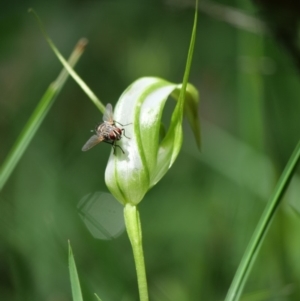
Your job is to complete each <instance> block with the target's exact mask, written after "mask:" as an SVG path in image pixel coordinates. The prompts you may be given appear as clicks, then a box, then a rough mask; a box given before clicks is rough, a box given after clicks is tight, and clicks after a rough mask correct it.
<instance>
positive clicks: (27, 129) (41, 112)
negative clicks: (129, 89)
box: [0, 39, 87, 190]
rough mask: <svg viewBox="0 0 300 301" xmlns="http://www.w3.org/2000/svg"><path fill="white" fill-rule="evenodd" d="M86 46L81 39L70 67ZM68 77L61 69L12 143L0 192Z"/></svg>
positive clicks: (2, 171)
mask: <svg viewBox="0 0 300 301" xmlns="http://www.w3.org/2000/svg"><path fill="white" fill-rule="evenodd" d="M86 44H87V40H86V39H81V40H80V41H79V42H78V43H77V45H76V46H75V49H74V51H73V52H72V54H71V56H70V58H69V64H70V65H71V66H72V67H74V66H75V65H76V63H77V62H78V60H79V59H80V57H81V55H82V53H83V51H84V48H85V46H86ZM68 77H69V73H68V71H67V70H66V69H63V70H62V71H61V72H60V74H59V76H58V77H57V79H56V80H55V81H54V82H53V83H51V84H50V86H49V87H48V89H47V90H46V92H45V94H44V95H43V97H42V98H41V100H40V102H39V103H38V105H37V106H36V108H35V110H34V112H33V113H32V115H31V116H30V118H29V120H28V121H27V123H26V125H25V126H24V128H23V129H22V132H21V133H20V135H19V137H18V138H17V140H16V142H15V143H14V145H13V147H12V149H11V150H10V152H9V154H8V155H7V157H6V159H5V161H4V162H3V163H2V165H1V168H0V190H1V189H2V188H3V186H4V185H5V183H6V181H7V180H8V178H9V176H10V175H11V173H12V172H13V170H14V168H15V166H16V165H17V164H18V162H19V160H20V158H21V157H22V155H23V153H24V152H25V151H26V149H27V147H28V145H29V143H30V142H31V140H32V138H33V137H34V135H35V133H36V132H37V130H38V129H39V127H40V126H41V123H42V122H43V120H44V118H45V117H46V115H47V113H48V112H49V110H50V108H51V106H52V104H53V102H54V101H55V99H56V97H57V95H58V94H59V92H60V90H61V89H62V87H63V86H64V84H65V82H66V80H67V79H68Z"/></svg>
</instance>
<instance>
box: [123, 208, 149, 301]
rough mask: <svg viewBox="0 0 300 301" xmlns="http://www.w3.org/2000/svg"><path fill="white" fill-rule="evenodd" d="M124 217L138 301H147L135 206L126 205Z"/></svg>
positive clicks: (137, 214)
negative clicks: (132, 258)
mask: <svg viewBox="0 0 300 301" xmlns="http://www.w3.org/2000/svg"><path fill="white" fill-rule="evenodd" d="M124 217H125V225H126V229H127V233H128V236H129V240H130V242H131V246H132V250H133V256H134V262H135V268H136V273H137V280H138V287H139V294H140V301H148V300H149V297H148V287H147V279H146V269H145V261H144V253H143V246H142V228H141V222H140V215H139V211H138V208H137V207H136V206H133V205H130V204H126V205H125V208H124Z"/></svg>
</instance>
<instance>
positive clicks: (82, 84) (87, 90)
mask: <svg viewBox="0 0 300 301" xmlns="http://www.w3.org/2000/svg"><path fill="white" fill-rule="evenodd" d="M29 12H31V13H33V15H34V16H35V18H36V19H37V21H38V23H39V25H40V29H41V31H42V33H43V35H44V37H45V39H46V41H47V42H48V44H49V46H50V47H51V49H52V50H53V52H54V53H55V55H56V57H57V58H58V59H59V60H60V62H61V63H62V64H63V66H64V67H65V68H66V70H67V71H68V72H69V74H70V75H71V76H72V77H73V79H74V80H75V81H76V82H77V84H78V85H79V86H80V87H81V89H82V90H83V91H84V92H85V93H86V95H87V96H88V97H89V98H90V100H91V101H92V102H93V103H94V105H95V106H96V107H97V108H98V109H99V110H100V111H101V112H102V113H104V110H105V106H104V105H103V104H102V102H101V101H100V100H99V99H98V97H97V96H96V95H95V94H94V92H93V91H92V90H91V89H90V88H89V87H88V86H87V84H86V83H85V82H84V81H83V80H82V79H81V78H80V77H79V75H78V74H77V73H76V72H75V71H74V70H73V68H72V67H71V66H70V65H69V64H68V62H67V61H66V60H65V58H64V57H63V56H62V55H61V53H60V52H59V50H58V49H57V48H56V46H55V45H54V43H53V42H52V40H51V39H50V38H49V36H48V34H47V32H46V30H45V29H44V26H43V23H42V21H41V19H40V18H39V16H38V15H37V13H36V12H35V11H34V10H33V9H30V10H29Z"/></svg>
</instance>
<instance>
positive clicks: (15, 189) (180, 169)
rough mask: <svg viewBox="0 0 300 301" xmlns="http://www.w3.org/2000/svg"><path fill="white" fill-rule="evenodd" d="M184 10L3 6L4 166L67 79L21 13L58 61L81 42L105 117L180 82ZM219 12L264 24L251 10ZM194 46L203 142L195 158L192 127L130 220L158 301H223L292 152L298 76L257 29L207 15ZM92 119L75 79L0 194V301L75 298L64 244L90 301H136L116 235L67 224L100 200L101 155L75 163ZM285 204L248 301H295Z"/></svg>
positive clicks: (138, 5) (78, 4) (294, 257)
mask: <svg viewBox="0 0 300 301" xmlns="http://www.w3.org/2000/svg"><path fill="white" fill-rule="evenodd" d="M211 3H212V2H211ZM213 3H216V2H213ZM181 4H184V5H180V4H178V3H177V2H175V1H174V2H173V1H168V2H165V1H162V0H156V1H143V2H142V1H137V0H135V1H133V0H123V1H120V0H119V1H108V0H106V1H79V0H77V1H75V0H73V1H71V0H69V1H51V2H45V1H31V2H30V3H28V2H26V1H24V2H22V3H21V2H19V3H15V2H8V3H6V4H3V6H2V7H1V12H0V37H1V47H0V91H1V96H0V112H1V113H0V130H1V132H0V135H1V136H0V139H1V148H0V162H3V160H4V158H5V156H6V154H7V153H8V150H9V149H10V147H11V146H12V144H13V142H14V141H15V139H16V137H17V135H18V134H19V132H20V130H21V128H22V127H23V125H24V124H25V122H26V120H27V118H28V116H29V115H30V113H31V112H32V111H33V109H34V108H35V105H36V104H37V102H38V101H39V99H40V97H41V96H42V94H43V93H44V91H45V90H46V88H47V87H48V85H49V83H50V82H51V81H52V80H54V79H55V77H56V76H57V74H58V72H59V71H60V70H61V66H60V63H59V62H58V61H57V59H56V58H55V56H54V55H53V53H52V52H51V50H50V49H49V47H48V45H47V44H46V42H45V40H44V39H43V37H42V35H41V33H40V31H39V28H38V26H37V24H36V22H35V20H34V18H33V17H32V16H31V15H29V14H27V9H28V7H29V5H30V6H32V7H34V8H35V10H36V11H37V12H38V13H39V15H40V16H41V18H42V20H43V22H44V24H45V27H46V28H47V31H48V32H49V34H50V36H51V38H52V39H53V41H54V42H55V43H56V45H57V47H58V48H59V49H60V50H61V51H62V53H63V54H64V55H65V57H67V56H68V55H69V53H70V52H71V50H72V49H73V47H74V45H75V44H76V42H77V40H78V39H79V38H80V37H82V36H85V37H87V38H88V39H89V41H90V43H89V45H88V47H87V50H86V51H85V53H84V55H83V57H82V58H81V60H80V62H79V64H78V66H77V67H76V70H77V71H78V73H79V74H80V75H81V77H82V78H83V79H84V80H85V81H86V83H87V84H88V85H89V86H90V87H91V89H92V90H93V91H94V92H95V93H96V94H97V95H98V96H99V97H100V98H101V100H103V101H104V102H111V103H113V104H114V103H115V101H116V100H117V99H118V97H119V95H120V94H121V93H122V92H123V90H124V89H125V88H126V87H127V86H128V85H129V84H130V83H131V82H133V81H134V80H136V79H137V78H138V77H141V76H151V75H153V76H159V77H163V78H166V79H168V80H170V81H173V82H181V79H182V75H183V70H184V66H185V59H186V53H187V49H188V45H189V39H190V33H191V27H192V22H193V7H192V6H191V5H190V4H189V5H185V4H188V3H187V1H186V2H185V1H183V3H181ZM219 4H220V5H222V7H223V9H225V8H226V9H229V11H231V9H238V10H243V11H244V12H245V14H247V15H251V16H256V17H259V15H258V9H257V8H256V7H253V6H252V4H251V3H250V2H247V1H241V0H240V1H234V2H233V1H230V0H222V1H220V3H219ZM221 11H222V10H221ZM224 12H225V11H224ZM231 18H232V19H233V18H234V15H232V16H231ZM245 18H246V15H245ZM233 21H234V20H233ZM197 32H198V36H197V42H196V49H195V53H194V60H193V67H192V70H191V77H190V82H191V83H193V84H194V85H195V86H196V87H197V88H199V90H200V92H201V116H202V118H203V119H204V120H207V121H209V123H207V126H205V127H204V128H203V132H202V144H203V149H202V152H201V153H198V151H197V147H196V145H195V142H194V141H193V137H192V133H191V131H190V130H189V129H188V128H187V127H186V131H185V138H184V143H185V144H184V148H183V152H182V153H181V154H180V156H179V159H178V161H177V162H176V164H175V165H174V167H173V168H172V169H171V170H170V172H169V173H168V174H167V176H166V177H165V178H164V180H163V181H162V182H160V183H159V184H158V185H157V186H156V187H154V188H153V189H152V190H151V191H150V192H149V193H148V194H147V196H146V198H145V200H144V201H143V203H142V204H141V206H140V212H141V217H142V226H143V231H144V233H143V238H144V250H145V259H146V266H147V272H148V279H149V291H150V298H151V300H153V301H156V300H157V301H158V300H159V301H163V300H166V301H168V300H174V301H176V300H178V301H185V300H221V299H222V298H224V296H225V295H226V291H227V289H228V287H229V284H230V282H231V280H232V277H233V275H234V272H235V270H236V267H237V265H238V263H239V261H240V259H241V256H242V254H243V252H244V249H245V247H246V245H247V243H248V241H249V238H250V236H251V234H252V232H253V229H254V227H255V225H256V223H257V221H258V218H259V216H260V214H261V212H262V210H263V208H264V206H265V201H266V198H268V197H269V195H270V194H271V192H272V189H273V188H274V184H275V181H276V180H277V179H278V175H279V174H280V172H281V171H282V169H283V166H284V165H285V163H286V162H287V160H288V157H289V156H290V154H291V152H292V150H293V148H294V146H295V145H296V142H297V141H298V139H299V125H300V119H299V112H300V102H299V95H300V84H299V83H300V78H299V76H298V74H297V72H296V68H295V66H294V62H293V60H292V58H291V57H290V56H289V54H288V53H287V52H285V50H284V48H282V47H281V45H280V44H277V42H276V41H275V40H274V39H273V38H272V36H271V35H269V34H267V33H266V32H264V31H262V32H261V33H259V32H256V33H253V32H250V31H247V30H246V29H245V28H244V29H241V28H239V27H238V26H235V25H234V22H233V23H229V22H227V21H226V20H224V19H222V18H217V17H216V15H215V14H214V13H210V12H209V10H204V9H203V8H202V10H201V11H200V15H199V23H198V30H197ZM170 111H171V108H170ZM101 118H102V116H101V114H100V113H99V111H98V110H97V109H95V107H94V106H93V105H92V104H91V102H90V101H89V100H88V98H87V96H85V95H84V94H83V92H82V91H81V89H80V88H79V87H78V86H77V85H76V84H75V83H74V82H73V81H72V80H69V81H68V83H67V84H66V86H65V87H64V89H63V90H62V92H61V94H60V95H59V97H58V98H57V101H56V103H55V104H54V106H53V107H52V109H51V111H50V113H49V115H48V116H47V118H46V120H45V121H44V123H43V124H42V126H41V128H40V129H39V131H38V132H37V135H36V137H35V138H34V139H33V141H32V143H31V144H30V146H29V148H28V150H27V151H26V153H25V155H24V157H23V158H22V160H21V161H20V163H19V165H18V166H17V168H16V170H15V172H14V173H13V175H12V177H11V178H10V179H9V181H8V183H7V185H6V186H5V187H4V189H3V190H2V191H1V194H0V212H1V219H0V241H1V243H0V299H1V300H5V301H6V300H12V301H19V300H30V301H35V300H47V301H64V300H71V288H70V283H69V276H68V268H67V256H68V247H67V240H68V239H70V241H71V243H72V248H73V252H74V256H75V260H76V264H77V269H78V273H79V277H80V280H81V284H82V288H83V295H84V300H85V301H89V300H95V297H94V296H93V293H94V292H96V293H97V294H98V295H99V296H100V297H101V299H103V300H111V301H113V300H122V301H130V300H137V298H138V295H137V284H136V275H135V270H134V265H133V257H132V253H131V247H130V244H129V241H128V238H127V236H126V234H123V235H121V236H120V237H119V238H117V239H114V240H111V241H101V240H96V239H94V238H93V237H92V235H91V234H90V233H89V232H88V230H87V229H86V228H85V226H84V224H83V223H82V221H81V220H80V217H79V215H78V212H77V204H78V202H79V200H80V199H81V198H82V197H83V196H84V195H86V194H88V193H90V192H95V191H106V190H107V189H106V187H105V184H104V170H105V166H106V161H107V158H108V155H109V152H110V151H111V150H110V148H109V147H108V146H107V145H100V146H98V147H97V148H95V149H93V150H91V151H90V152H88V153H82V152H81V147H82V145H83V144H84V142H85V140H86V138H87V136H89V134H90V133H89V130H90V129H93V128H94V125H95V124H96V123H97V122H98V121H100V120H101ZM211 124H214V126H211ZM215 126H217V127H218V129H220V131H219V132H218V133H219V134H218V135H215V133H216V131H215V130H214V127H215ZM220 135H221V136H220ZM231 146H233V147H231ZM245 149H247V151H249V150H250V151H249V152H247V153H246V152H245ZM265 164H267V165H265ZM266 166H270V169H268V170H266V169H265V168H266ZM253 179H256V180H258V182H259V183H261V184H262V186H263V187H264V189H265V190H264V191H263V192H261V191H260V189H262V188H261V187H260V186H259V185H257V186H253V185H252V186H251V185H249V183H250V182H251V181H252V180H253ZM296 180H297V179H296ZM296 180H295V181H296ZM296 183H297V182H296ZM263 184H265V185H263ZM249 187H250V188H249ZM256 187H257V188H256ZM298 187H299V186H298ZM294 191H296V192H295V193H294V194H293V196H291V195H288V196H287V200H286V202H285V203H284V206H282V208H281V209H280V211H279V214H278V216H277V217H276V218H275V222H274V223H273V225H272V227H271V229H270V230H271V231H270V232H269V234H268V236H267V238H266V241H265V243H264V244H263V247H262V250H261V252H260V254H259V256H258V258H257V262H256V263H255V265H254V269H253V271H252V273H251V275H250V279H249V282H248V283H247V285H246V288H245V296H244V297H243V298H244V300H299V299H300V290H299V287H300V280H299V279H300V259H299V249H300V241H299V238H298V237H299V230H298V229H299V226H300V219H299V212H300V211H299V208H297V206H291V205H290V204H291V202H290V200H289V197H291V198H292V197H294V198H295V199H296V200H298V206H299V190H297V188H296V190H294ZM289 192H290V191H288V193H289ZM295 204H296V205H297V202H295V203H293V205H295ZM258 296H259V297H258Z"/></svg>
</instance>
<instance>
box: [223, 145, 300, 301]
mask: <svg viewBox="0 0 300 301" xmlns="http://www.w3.org/2000/svg"><path fill="white" fill-rule="evenodd" d="M299 159H300V141H299V142H298V144H297V146H296V148H295V150H294V152H293V153H292V155H291V157H290V159H289V161H288V163H287V165H286V167H285V169H284V171H283V173H282V175H281V177H280V179H279V181H278V184H277V186H276V188H275V191H274V194H273V195H272V197H271V198H270V200H269V201H268V203H267V206H266V208H265V211H264V212H263V214H262V216H261V218H260V220H259V222H258V224H257V227H256V229H255V231H254V233H253V236H252V238H251V240H250V242H249V245H248V247H247V249H246V251H245V253H244V255H243V258H242V260H241V262H240V265H239V267H238V269H237V271H236V273H235V276H234V278H233V281H232V284H231V286H230V288H229V291H228V293H227V296H226V299H225V301H237V300H239V298H240V296H241V293H242V291H243V288H244V285H245V283H246V280H247V278H248V276H249V273H250V270H251V268H252V266H253V263H254V261H255V258H256V256H257V254H258V251H259V249H260V246H261V244H262V242H263V240H264V238H265V236H266V233H267V231H268V229H269V227H270V225H271V222H272V221H273V218H274V216H275V213H276V210H277V208H278V206H279V204H280V201H281V199H282V196H283V194H284V192H285V191H286V189H287V187H288V184H289V182H290V180H291V178H292V175H293V173H294V171H295V169H296V167H297V163H298V162H299Z"/></svg>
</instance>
